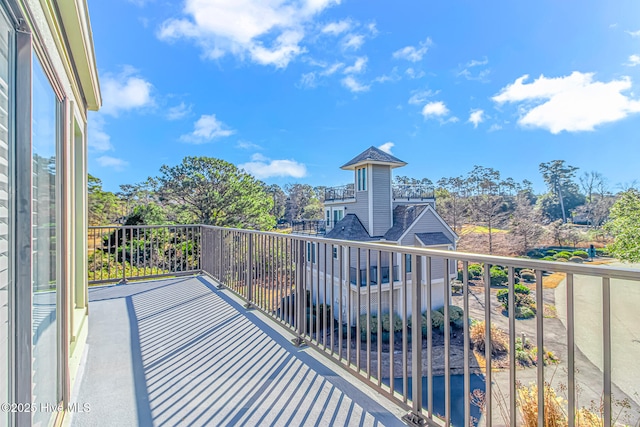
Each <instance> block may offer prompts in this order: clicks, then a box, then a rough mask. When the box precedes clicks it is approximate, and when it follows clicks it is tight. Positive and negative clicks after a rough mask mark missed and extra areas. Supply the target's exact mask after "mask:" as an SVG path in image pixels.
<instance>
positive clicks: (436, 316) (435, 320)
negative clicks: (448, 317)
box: [422, 310, 444, 332]
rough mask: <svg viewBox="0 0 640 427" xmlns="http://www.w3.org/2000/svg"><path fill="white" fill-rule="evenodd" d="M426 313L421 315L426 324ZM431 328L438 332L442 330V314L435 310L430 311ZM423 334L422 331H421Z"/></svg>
mask: <svg viewBox="0 0 640 427" xmlns="http://www.w3.org/2000/svg"><path fill="white" fill-rule="evenodd" d="M426 314H427V313H426V312H425V314H423V315H422V318H423V319H424V321H425V322H426V320H427V315H426ZM431 327H432V328H433V329H438V330H440V331H443V330H444V314H442V313H440V312H439V311H437V310H431ZM423 332H424V329H423Z"/></svg>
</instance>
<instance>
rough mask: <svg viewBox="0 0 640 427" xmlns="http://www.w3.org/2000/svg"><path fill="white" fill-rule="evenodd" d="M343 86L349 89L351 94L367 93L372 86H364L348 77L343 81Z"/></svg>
mask: <svg viewBox="0 0 640 427" xmlns="http://www.w3.org/2000/svg"><path fill="white" fill-rule="evenodd" d="M342 86H344V87H346V88H347V89H349V90H350V91H351V92H366V91H368V90H369V88H370V86H368V85H363V84H361V83H360V82H358V81H357V80H356V79H354V78H353V76H347V77H345V78H344V79H342Z"/></svg>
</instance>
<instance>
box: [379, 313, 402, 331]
mask: <svg viewBox="0 0 640 427" xmlns="http://www.w3.org/2000/svg"><path fill="white" fill-rule="evenodd" d="M390 323H391V316H390V315H389V313H385V314H383V315H382V330H383V331H385V332H400V331H401V330H402V318H401V317H400V316H397V315H395V316H393V328H392V327H391V326H392V325H391V324H390Z"/></svg>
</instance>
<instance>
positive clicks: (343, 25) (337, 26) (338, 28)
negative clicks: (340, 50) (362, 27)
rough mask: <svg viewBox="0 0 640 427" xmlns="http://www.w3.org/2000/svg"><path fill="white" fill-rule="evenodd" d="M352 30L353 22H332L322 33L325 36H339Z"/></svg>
mask: <svg viewBox="0 0 640 427" xmlns="http://www.w3.org/2000/svg"><path fill="white" fill-rule="evenodd" d="M350 28H351V22H349V21H348V20H343V21H337V22H331V23H329V24H327V25H325V26H324V27H323V28H322V32H323V33H325V34H331V35H334V36H337V35H339V34H342V33H344V32H345V31H348V30H349V29H350Z"/></svg>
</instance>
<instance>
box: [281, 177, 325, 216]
mask: <svg viewBox="0 0 640 427" xmlns="http://www.w3.org/2000/svg"><path fill="white" fill-rule="evenodd" d="M284 189H285V191H286V192H287V204H286V211H285V218H286V220H287V221H288V222H293V221H300V220H303V219H318V220H319V219H323V215H322V203H321V202H320V201H319V200H318V197H317V194H316V191H315V190H314V188H313V187H311V186H310V185H309V184H287V185H285V187H284Z"/></svg>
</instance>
